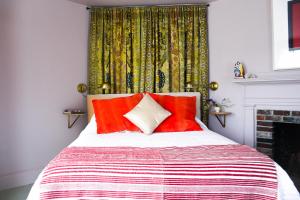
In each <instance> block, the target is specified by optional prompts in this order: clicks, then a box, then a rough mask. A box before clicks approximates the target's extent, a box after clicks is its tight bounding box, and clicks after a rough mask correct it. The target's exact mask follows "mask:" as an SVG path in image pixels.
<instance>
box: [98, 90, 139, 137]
mask: <svg viewBox="0 0 300 200" xmlns="http://www.w3.org/2000/svg"><path fill="white" fill-rule="evenodd" d="M142 98H143V94H135V95H132V96H128V97H118V98H112V99H94V100H93V101H92V103H93V107H94V113H95V117H96V122H97V133H98V134H101V133H112V132H117V131H124V130H128V131H139V128H138V127H136V126H135V125H134V124H133V123H131V122H130V121H129V120H128V119H126V118H125V117H124V116H123V115H124V114H126V113H127V112H129V111H130V110H132V109H133V108H134V107H135V106H136V105H137V104H138V103H139V102H140V101H141V99H142Z"/></svg>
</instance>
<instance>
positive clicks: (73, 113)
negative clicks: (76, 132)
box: [63, 110, 86, 128]
mask: <svg viewBox="0 0 300 200" xmlns="http://www.w3.org/2000/svg"><path fill="white" fill-rule="evenodd" d="M63 114H64V115H67V117H68V128H72V127H73V125H74V124H75V123H76V122H77V120H78V119H79V118H80V117H81V116H84V115H85V114H86V112H84V111H79V110H66V111H64V112H63ZM71 117H75V119H74V121H73V122H71Z"/></svg>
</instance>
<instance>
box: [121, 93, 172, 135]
mask: <svg viewBox="0 0 300 200" xmlns="http://www.w3.org/2000/svg"><path fill="white" fill-rule="evenodd" d="M170 115H171V113H170V112H169V111H167V110H165V109H164V108H163V107H162V106H161V105H159V104H158V103H157V102H156V101H155V100H154V99H152V97H151V96H150V95H148V94H146V95H145V96H144V97H143V99H142V100H141V101H140V102H139V103H138V104H137V105H136V106H135V107H134V108H133V109H132V110H131V111H129V112H128V113H126V114H125V115H124V117H126V118H127V119H128V120H129V121H131V122H132V123H133V124H134V125H136V126H137V127H139V128H140V129H141V130H142V131H143V132H144V133H145V134H152V133H153V131H154V130H155V129H156V128H157V127H158V126H159V125H160V124H161V123H162V122H163V121H164V120H165V119H166V118H167V117H169V116H170Z"/></svg>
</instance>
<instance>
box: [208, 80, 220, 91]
mask: <svg viewBox="0 0 300 200" xmlns="http://www.w3.org/2000/svg"><path fill="white" fill-rule="evenodd" d="M208 87H209V89H211V90H212V91H216V90H217V89H218V88H219V84H218V83H217V82H216V81H212V82H210V83H209V86H208Z"/></svg>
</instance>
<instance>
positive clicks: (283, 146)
mask: <svg viewBox="0 0 300 200" xmlns="http://www.w3.org/2000/svg"><path fill="white" fill-rule="evenodd" d="M256 141H257V142H256V144H257V145H256V146H257V150H258V151H260V152H262V153H265V154H267V155H268V156H270V157H272V158H273V159H274V160H275V161H276V162H277V163H278V164H279V165H280V166H281V167H282V168H283V169H285V170H286V171H287V173H288V174H289V175H290V177H291V179H292V180H293V182H294V184H295V185H296V187H297V189H298V190H299V191H300V112H299V111H288V110H257V123H256Z"/></svg>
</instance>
